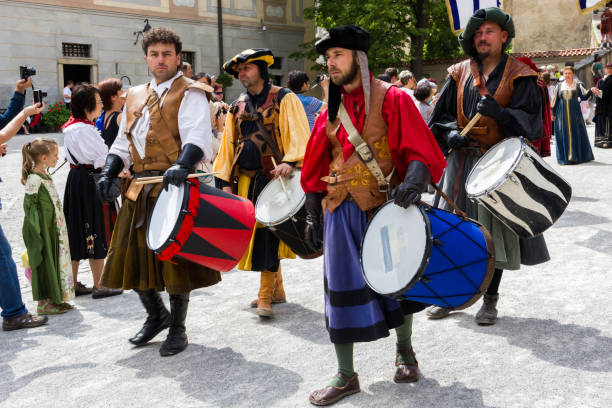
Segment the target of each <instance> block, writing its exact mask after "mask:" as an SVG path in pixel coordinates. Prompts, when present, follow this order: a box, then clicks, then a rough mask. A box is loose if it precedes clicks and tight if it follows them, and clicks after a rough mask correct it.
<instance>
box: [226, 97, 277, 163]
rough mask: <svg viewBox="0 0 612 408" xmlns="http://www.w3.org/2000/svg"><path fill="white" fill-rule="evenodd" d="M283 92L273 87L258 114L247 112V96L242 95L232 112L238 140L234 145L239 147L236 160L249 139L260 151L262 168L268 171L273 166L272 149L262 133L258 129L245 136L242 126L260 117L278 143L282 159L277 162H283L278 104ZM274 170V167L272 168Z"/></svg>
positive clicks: (258, 109)
mask: <svg viewBox="0 0 612 408" xmlns="http://www.w3.org/2000/svg"><path fill="white" fill-rule="evenodd" d="M280 90H281V88H280V87H279V86H275V85H272V86H271V87H270V92H268V97H267V98H266V101H265V102H264V103H263V105H261V106H260V107H258V108H257V113H254V112H253V113H249V112H246V105H247V103H246V94H243V95H240V98H238V99H237V100H236V102H235V104H234V106H233V110H232V112H233V113H234V129H235V132H234V135H236V137H237V140H234V145H236V146H237V150H236V154H235V158H236V160H237V159H238V157H239V156H240V152H242V144H243V143H244V141H245V140H247V139H249V140H251V141H252V142H253V143H255V145H256V146H257V149H258V150H259V154H260V156H261V161H262V168H264V169H266V170H271V169H268V167H270V166H272V164H271V159H270V157H271V156H272V155H273V154H272V149H270V148H269V147H268V146H267V145H266V144H265V143H264V138H263V136H262V135H261V132H260V131H259V130H258V129H257V130H255V131H254V132H252V133H250V134H248V135H243V134H242V131H241V128H240V125H242V122H244V121H255V120H257V119H258V118H259V117H260V116H261V118H262V123H263V125H264V128H265V129H266V130H267V131H268V133H269V134H270V136H272V139H273V140H274V141H275V142H276V148H277V149H278V151H279V152H280V154H281V157H276V160H277V162H280V160H282V156H283V145H282V142H281V139H280V136H281V135H280V127H279V116H280V104H279V102H278V92H279V91H280ZM272 168H273V167H272Z"/></svg>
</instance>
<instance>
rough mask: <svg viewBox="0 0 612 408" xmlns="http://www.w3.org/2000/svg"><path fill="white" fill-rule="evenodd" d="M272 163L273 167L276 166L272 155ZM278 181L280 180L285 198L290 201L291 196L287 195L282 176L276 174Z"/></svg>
mask: <svg viewBox="0 0 612 408" xmlns="http://www.w3.org/2000/svg"><path fill="white" fill-rule="evenodd" d="M272 164H273V165H274V168H277V167H278V166H277V165H276V160H274V156H272ZM278 181H280V183H281V187H282V188H283V191H284V192H285V194H287V200H289V201H291V196H290V195H289V192H288V191H287V187H286V186H285V182H284V181H283V177H282V176H280V175H279V176H278Z"/></svg>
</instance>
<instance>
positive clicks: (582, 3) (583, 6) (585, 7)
mask: <svg viewBox="0 0 612 408" xmlns="http://www.w3.org/2000/svg"><path fill="white" fill-rule="evenodd" d="M606 3H607V0H578V11H580V14H587V13H590V12H591V11H593V10H594V9H596V8H597V7H604V6H605V5H606Z"/></svg>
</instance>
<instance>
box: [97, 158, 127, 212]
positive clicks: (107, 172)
mask: <svg viewBox="0 0 612 408" xmlns="http://www.w3.org/2000/svg"><path fill="white" fill-rule="evenodd" d="M121 170H123V160H121V157H119V156H117V155H116V154H109V155H108V156H106V162H105V163H104V168H103V169H102V172H101V173H100V178H99V179H98V183H97V184H96V188H97V190H98V194H99V195H100V198H101V199H102V201H114V200H115V198H117V197H119V196H120V195H121V191H120V189H119V185H118V184H117V183H115V182H114V181H115V179H116V178H117V176H118V175H119V173H120V172H121Z"/></svg>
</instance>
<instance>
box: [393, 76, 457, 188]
mask: <svg viewBox="0 0 612 408" xmlns="http://www.w3.org/2000/svg"><path fill="white" fill-rule="evenodd" d="M382 116H383V119H384V121H385V122H386V123H387V126H388V128H389V148H390V150H391V158H392V159H393V163H394V164H395V167H396V168H397V171H398V173H399V175H400V177H401V178H402V180H403V179H404V176H405V174H406V169H407V167H408V163H409V162H410V161H412V160H419V161H420V162H423V163H424V164H425V165H426V166H427V168H429V173H430V174H431V181H432V182H434V183H437V182H438V181H440V178H441V177H442V172H443V171H444V168H445V167H446V160H445V159H444V155H443V154H442V151H441V150H440V147H438V143H437V142H436V139H435V138H434V136H433V134H432V133H431V130H429V127H427V124H426V123H425V121H424V120H423V117H422V116H421V113H420V112H419V110H418V109H417V108H416V106H415V105H414V102H413V101H412V98H411V97H410V95H408V94H407V93H406V92H404V91H402V90H401V89H399V88H397V87H391V88H390V89H389V91H388V92H387V95H386V96H385V100H384V101H383V106H382Z"/></svg>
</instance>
